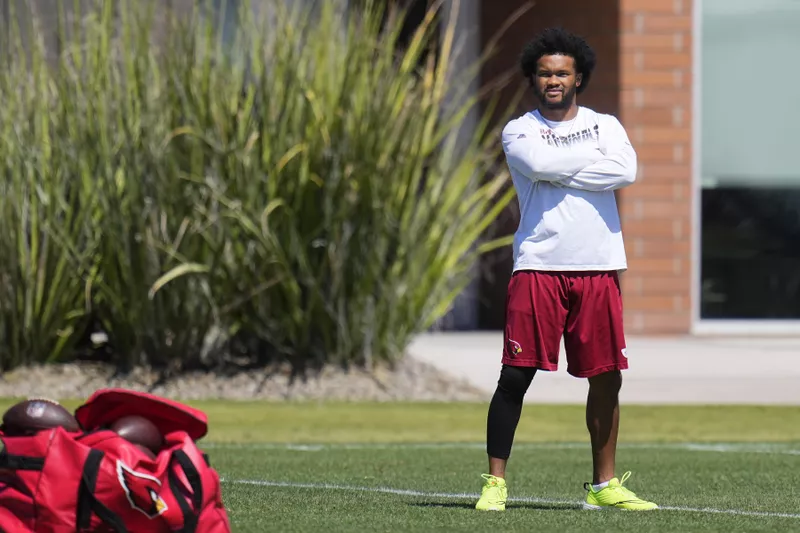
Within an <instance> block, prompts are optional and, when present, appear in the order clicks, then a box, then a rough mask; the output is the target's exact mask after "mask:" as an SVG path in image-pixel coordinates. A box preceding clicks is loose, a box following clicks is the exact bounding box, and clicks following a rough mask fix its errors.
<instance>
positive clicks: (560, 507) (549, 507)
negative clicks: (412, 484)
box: [408, 502, 577, 511]
mask: <svg viewBox="0 0 800 533" xmlns="http://www.w3.org/2000/svg"><path fill="white" fill-rule="evenodd" d="M408 505H410V506H411V507H429V508H437V509H473V510H474V509H475V504H474V503H467V502H414V503H409V504H408ZM514 509H532V510H536V511H574V510H576V509H577V507H576V506H575V505H571V504H558V503H524V502H515V503H510V504H508V505H506V510H508V511H513V510H514Z"/></svg>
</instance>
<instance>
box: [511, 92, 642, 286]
mask: <svg viewBox="0 0 800 533" xmlns="http://www.w3.org/2000/svg"><path fill="white" fill-rule="evenodd" d="M502 137H503V150H504V152H505V155H506V162H507V163H508V167H509V169H510V171H511V177H512V180H513V182H514V187H515V188H516V191H517V199H518V201H519V208H520V214H521V219H520V223H519V228H518V229H517V232H516V234H515V236H514V270H515V271H517V270H550V271H558V270H561V271H589V270H599V271H611V270H625V269H627V260H626V256H625V245H624V243H623V240H622V230H621V227H620V221H619V212H618V210H617V202H616V199H615V197H614V191H615V190H617V189H621V188H622V187H626V186H628V185H630V184H632V183H633V182H634V181H635V180H636V167H637V162H636V152H635V151H634V149H633V146H631V143H630V141H629V139H628V135H627V133H626V132H625V129H624V128H623V127H622V124H620V122H619V120H617V119H616V118H615V117H613V116H611V115H605V114H602V113H597V112H595V111H592V110H591V109H588V108H585V107H580V108H579V110H578V115H577V116H576V117H575V118H574V119H572V120H570V121H565V122H551V121H549V120H547V119H545V118H544V117H542V116H541V114H539V112H538V110H537V111H533V112H530V113H526V114H525V115H523V116H521V117H519V118H517V119H514V120H512V121H511V122H509V123H508V124H507V125H506V127H505V128H504V129H503V135H502Z"/></svg>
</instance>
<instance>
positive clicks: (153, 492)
mask: <svg viewBox="0 0 800 533" xmlns="http://www.w3.org/2000/svg"><path fill="white" fill-rule="evenodd" d="M117 476H118V477H119V482H120V485H122V488H123V489H125V494H127V495H128V501H129V502H130V504H131V507H133V508H134V509H136V510H137V511H139V512H141V513H143V514H145V515H146V516H147V518H150V519H151V520H152V519H153V518H156V517H157V516H159V515H161V514H163V513H164V512H165V511H166V510H167V504H166V502H165V501H164V499H163V498H161V496H160V495H159V492H161V482H160V481H159V480H158V479H156V478H154V477H153V476H149V475H147V474H143V473H141V472H136V471H134V470H133V469H131V468H130V467H129V466H128V465H126V464H125V463H123V462H122V461H120V460H118V461H117Z"/></svg>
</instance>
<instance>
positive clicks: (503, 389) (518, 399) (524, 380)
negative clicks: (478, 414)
mask: <svg viewBox="0 0 800 533" xmlns="http://www.w3.org/2000/svg"><path fill="white" fill-rule="evenodd" d="M534 374H536V369H535V368H527V367H518V366H507V365H503V368H502V370H501V371H500V379H499V380H498V382H497V390H495V392H494V396H493V397H492V402H491V403H490V404H489V416H488V418H487V423H486V451H487V453H488V454H489V457H495V458H497V459H508V458H509V456H510V455H511V445H512V443H513V442H514V433H515V432H516V431H517V424H518V423H519V417H520V415H521V414H522V400H523V398H524V397H525V393H526V392H527V391H528V387H530V385H531V381H533V376H534Z"/></svg>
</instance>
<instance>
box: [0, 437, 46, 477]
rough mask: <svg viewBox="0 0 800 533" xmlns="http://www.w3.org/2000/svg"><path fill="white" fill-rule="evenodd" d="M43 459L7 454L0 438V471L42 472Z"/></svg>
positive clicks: (40, 457)
mask: <svg viewBox="0 0 800 533" xmlns="http://www.w3.org/2000/svg"><path fill="white" fill-rule="evenodd" d="M43 469H44V457H42V456H32V455H18V454H12V453H8V450H7V449H6V443H5V442H3V439H1V438H0V470H43Z"/></svg>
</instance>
